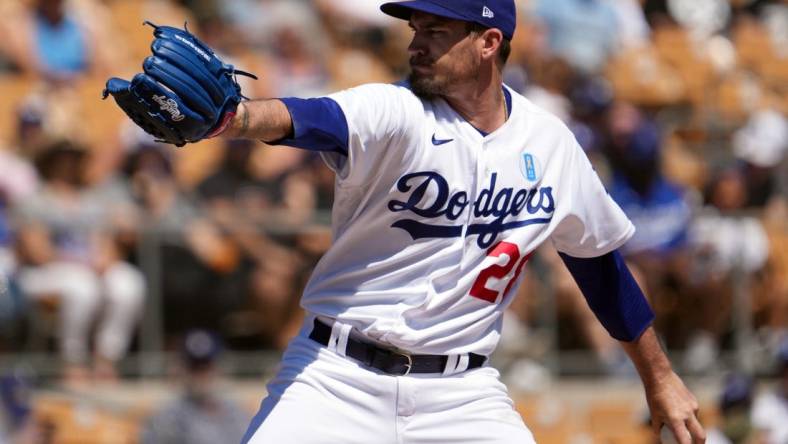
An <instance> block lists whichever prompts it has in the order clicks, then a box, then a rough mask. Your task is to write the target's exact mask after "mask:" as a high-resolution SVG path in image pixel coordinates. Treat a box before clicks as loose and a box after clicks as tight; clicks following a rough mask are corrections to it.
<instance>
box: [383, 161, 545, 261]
mask: <svg viewBox="0 0 788 444" xmlns="http://www.w3.org/2000/svg"><path fill="white" fill-rule="evenodd" d="M497 179H498V173H493V175H492V177H491V178H490V183H489V184H488V185H487V187H485V188H484V189H483V190H482V191H481V192H480V193H479V196H478V197H477V198H476V201H475V202H470V201H469V200H468V193H467V192H465V191H458V192H456V193H454V194H451V195H449V183H448V182H447V181H446V178H444V177H443V176H441V175H440V174H439V173H436V172H434V171H422V172H417V173H410V174H406V175H404V176H402V177H401V178H400V179H399V180H398V181H397V190H399V191H400V192H402V193H410V195H409V196H408V198H407V200H406V201H400V200H390V201H389V203H388V209H389V210H390V211H393V212H395V213H396V212H402V211H409V212H411V213H413V214H415V215H417V216H420V217H422V218H427V219H435V218H439V217H446V219H448V220H450V221H455V220H457V219H458V218H459V217H460V216H461V215H462V214H463V213H465V210H466V209H467V210H468V211H473V215H474V216H475V217H477V218H482V217H483V218H489V217H493V219H492V220H491V221H490V222H488V223H477V224H471V225H469V226H468V235H469V236H471V235H478V236H479V238H478V239H477V241H476V243H477V244H478V245H479V248H489V247H490V246H492V244H493V243H494V242H495V240H496V239H497V238H498V235H499V234H500V233H503V232H504V231H507V230H512V229H514V228H520V227H525V226H528V225H535V224H546V223H549V222H550V220H552V218H553V212H554V211H555V201H554V200H553V188H552V187H540V188H532V189H525V188H523V189H519V190H516V191H515V190H514V188H501V189H499V190H496V187H495V185H496V181H497ZM430 187H434V188H433V189H435V188H437V190H438V193H437V194H436V195H435V196H434V197H428V196H427V190H428V189H429V188H430ZM537 213H538V216H539V217H532V218H520V217H518V216H521V215H522V216H532V215H537ZM507 218H511V219H515V220H512V221H508V222H504V220H505V219H507ZM391 226H392V227H394V228H401V229H403V230H405V231H407V232H408V234H410V236H411V237H412V238H413V239H414V240H416V239H422V238H428V237H440V238H447V237H460V236H461V235H462V225H435V224H429V223H424V222H420V221H417V220H413V219H400V220H398V221H396V222H394V223H393V224H392V225H391Z"/></svg>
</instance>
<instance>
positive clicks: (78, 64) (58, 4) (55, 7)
mask: <svg viewBox="0 0 788 444" xmlns="http://www.w3.org/2000/svg"><path fill="white" fill-rule="evenodd" d="M6 12H8V13H9V14H11V17H10V18H11V20H9V23H7V24H6V25H0V28H6V29H5V30H4V31H5V32H0V34H4V35H6V36H8V37H9V39H8V40H7V41H6V42H5V44H4V45H2V46H4V47H5V52H6V53H7V55H8V56H9V57H10V58H11V59H12V60H13V62H14V63H15V64H16V66H17V67H18V68H20V69H21V70H23V71H29V72H33V73H36V74H39V75H41V76H42V77H44V78H46V79H48V80H52V81H57V82H69V81H73V80H74V79H77V78H78V77H79V76H81V75H83V74H85V73H87V72H88V71H89V70H90V69H91V68H92V67H95V66H94V65H97V64H101V65H104V63H103V62H101V60H99V58H98V55H99V52H97V51H96V48H94V47H93V46H92V43H91V42H93V41H95V40H94V37H96V35H95V34H94V33H93V32H92V31H91V29H89V28H88V27H87V26H86V25H85V23H83V22H82V20H81V18H80V17H79V14H78V13H77V11H76V10H75V8H73V7H72V6H71V5H69V4H68V3H67V2H66V1H65V0H35V1H33V2H31V3H30V6H29V10H23V9H19V8H16V9H10V10H8V11H6ZM6 17H8V16H6ZM11 23H13V24H14V26H15V27H14V30H12V29H11V28H10V27H9V26H10V25H11Z"/></svg>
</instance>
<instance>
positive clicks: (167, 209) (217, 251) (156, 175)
mask: <svg viewBox="0 0 788 444" xmlns="http://www.w3.org/2000/svg"><path fill="white" fill-rule="evenodd" d="M170 156H171V151H170V149H169V147H165V146H162V145H161V144H158V143H150V142H144V143H141V144H139V145H137V146H134V147H132V148H131V152H130V153H129V155H128V157H127V159H126V165H125V172H126V177H127V181H128V182H127V185H128V187H129V188H130V190H131V193H132V195H133V196H134V198H135V200H136V202H137V203H138V204H139V205H140V211H141V213H142V220H143V221H144V223H143V224H141V226H140V231H139V235H140V238H139V239H137V240H136V242H139V243H138V244H137V245H140V243H141V244H142V245H146V246H152V247H151V248H147V250H148V254H149V255H153V256H154V259H155V258H158V260H157V262H158V263H159V264H160V265H159V266H160V267H161V275H160V276H161V281H160V283H159V284H160V285H161V287H160V291H161V294H162V297H163V304H164V306H163V309H164V326H165V329H166V331H167V333H170V334H173V335H177V334H179V333H183V332H184V331H186V330H188V329H191V328H211V329H215V330H218V329H219V328H220V324H221V321H222V318H223V316H224V315H225V314H227V313H228V312H229V311H232V310H234V309H235V308H237V307H238V306H239V305H240V304H241V303H242V301H243V300H244V296H245V295H244V293H243V290H242V288H241V287H240V286H239V280H238V278H237V276H236V273H238V272H239V268H238V266H239V261H240V258H241V256H240V254H239V250H238V246H237V245H236V244H234V243H233V242H232V241H231V240H230V239H229V238H228V237H227V236H226V235H225V234H224V233H222V231H221V230H220V229H219V227H218V226H217V225H216V224H214V223H213V222H211V221H210V220H209V219H208V218H206V217H204V215H203V214H202V213H201V211H200V208H199V205H198V204H197V203H196V202H194V200H193V199H191V198H190V197H189V196H187V195H186V194H185V193H183V192H182V190H181V189H180V188H179V185H178V184H177V182H176V180H175V177H174V171H173V163H172V160H171V159H170ZM156 255H158V256H156ZM149 259H151V258H150V257H138V258H137V260H138V261H144V260H149Z"/></svg>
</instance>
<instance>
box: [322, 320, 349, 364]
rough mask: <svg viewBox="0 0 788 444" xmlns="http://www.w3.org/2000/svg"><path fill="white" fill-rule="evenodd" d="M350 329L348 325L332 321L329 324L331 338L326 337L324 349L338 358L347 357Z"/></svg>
mask: <svg viewBox="0 0 788 444" xmlns="http://www.w3.org/2000/svg"><path fill="white" fill-rule="evenodd" d="M352 328H353V327H352V326H351V325H349V324H343V323H341V322H336V321H334V322H333V323H332V324H331V336H329V337H328V344H326V347H327V348H328V349H329V350H331V351H333V352H336V353H337V354H338V355H340V356H347V354H346V352H347V340H348V337H349V336H350V330H351V329H352Z"/></svg>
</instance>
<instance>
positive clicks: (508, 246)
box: [302, 84, 634, 355]
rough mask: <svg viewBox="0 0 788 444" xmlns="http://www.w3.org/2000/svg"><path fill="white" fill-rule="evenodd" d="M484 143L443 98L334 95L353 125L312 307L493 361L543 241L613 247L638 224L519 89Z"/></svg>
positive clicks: (585, 250) (396, 89)
mask: <svg viewBox="0 0 788 444" xmlns="http://www.w3.org/2000/svg"><path fill="white" fill-rule="evenodd" d="M509 92H510V93H511V97H512V104H511V110H510V116H509V118H508V120H507V121H506V123H505V124H504V125H503V126H501V127H500V128H498V129H497V130H496V131H494V132H493V133H490V134H488V135H486V136H485V135H483V134H482V133H481V132H480V131H478V130H477V129H475V128H474V127H473V126H471V125H470V124H469V123H468V122H467V121H465V120H464V119H463V118H462V117H461V116H460V115H459V114H457V113H456V112H455V111H454V110H453V109H452V108H451V107H450V106H449V105H448V103H447V102H445V101H444V100H442V99H437V100H433V101H425V100H421V99H420V98H418V97H417V96H415V95H414V94H413V93H412V92H411V91H410V90H409V89H408V88H407V87H406V86H403V85H384V84H370V85H364V86H360V87H357V88H353V89H350V90H347V91H343V92H339V93H337V94H334V95H331V96H330V98H331V99H333V100H335V101H336V102H337V103H338V104H339V106H340V108H341V109H342V111H343V112H344V114H345V117H346V119H347V123H348V129H349V143H348V153H347V155H343V154H339V153H333V152H332V153H328V152H326V153H323V154H322V155H323V157H324V159H325V161H326V162H327V164H328V165H329V166H330V167H331V168H332V169H333V170H334V171H335V172H336V175H337V179H336V187H335V188H336V189H335V198H334V208H333V221H332V229H333V236H334V243H333V245H332V247H331V248H330V249H329V251H328V252H327V253H326V254H325V256H324V257H323V258H322V259H321V261H320V262H319V264H318V265H317V267H316V268H315V270H314V273H313V275H312V277H311V279H310V281H309V284H308V285H307V288H306V289H305V292H304V296H303V299H302V305H303V307H304V308H305V309H306V310H307V311H310V312H312V313H315V314H317V315H323V316H327V317H331V318H337V319H339V320H341V321H342V322H344V323H347V324H351V325H353V326H355V327H356V328H358V329H359V330H361V331H362V332H364V333H365V334H367V335H368V336H370V337H373V338H376V339H379V340H381V341H384V342H388V343H390V344H392V345H394V346H396V347H399V348H401V349H404V350H408V351H410V352H412V353H429V354H455V353H456V354H459V353H467V352H474V353H478V354H482V355H489V354H490V353H491V352H492V351H493V349H494V348H495V346H496V344H497V342H498V339H499V336H500V329H501V323H502V316H501V314H502V312H503V311H504V309H505V308H506V307H507V306H508V305H509V303H510V302H511V299H512V297H513V295H514V294H515V293H516V290H517V287H518V284H519V282H520V280H521V279H522V273H521V272H522V269H523V267H524V265H525V264H526V262H527V260H528V258H529V257H530V255H531V254H532V252H533V251H534V250H535V249H536V248H537V247H538V246H539V245H540V244H542V243H543V242H545V241H546V240H548V239H549V240H551V241H552V242H553V244H554V245H555V246H556V248H557V249H558V250H559V251H562V252H564V253H567V254H569V255H571V256H575V257H595V256H601V255H603V254H605V253H608V252H610V251H612V250H614V249H616V248H618V247H619V246H620V245H621V244H623V243H624V242H625V241H626V240H627V239H629V238H630V237H631V236H632V234H633V232H634V227H633V225H632V224H631V222H630V221H629V220H628V219H627V217H626V216H625V215H624V213H623V212H622V211H621V209H620V208H619V207H618V205H616V204H615V202H614V201H613V200H612V199H611V198H610V196H608V194H607V192H606V191H605V189H604V187H603V185H602V184H601V182H600V180H599V178H598V176H597V175H596V173H595V172H594V170H593V169H592V167H591V164H590V163H589V161H588V159H587V157H586V156H585V154H584V153H583V151H582V149H581V148H580V147H579V145H578V144H577V142H576V141H575V139H574V137H573V135H572V133H571V132H570V131H569V129H568V128H567V127H566V126H565V125H564V124H563V123H562V122H561V121H559V120H558V119H557V118H556V117H554V116H552V115H550V114H548V113H546V112H544V111H542V110H541V109H539V108H538V107H536V106H535V105H533V104H532V103H530V102H529V101H528V100H527V99H525V98H524V97H522V96H520V95H519V94H517V93H515V92H513V91H509Z"/></svg>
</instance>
